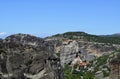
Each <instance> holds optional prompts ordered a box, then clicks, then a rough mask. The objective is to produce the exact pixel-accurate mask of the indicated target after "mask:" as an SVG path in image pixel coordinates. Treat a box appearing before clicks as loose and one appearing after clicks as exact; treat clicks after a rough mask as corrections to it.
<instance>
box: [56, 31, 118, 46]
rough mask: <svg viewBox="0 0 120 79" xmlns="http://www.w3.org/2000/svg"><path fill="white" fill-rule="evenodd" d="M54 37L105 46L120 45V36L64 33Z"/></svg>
mask: <svg viewBox="0 0 120 79" xmlns="http://www.w3.org/2000/svg"><path fill="white" fill-rule="evenodd" d="M54 36H56V37H58V36H62V37H64V38H68V39H73V40H74V39H75V40H76V39H83V40H85V41H90V42H99V43H106V44H120V36H97V35H91V34H87V33H85V32H66V33H64V34H57V35H54Z"/></svg>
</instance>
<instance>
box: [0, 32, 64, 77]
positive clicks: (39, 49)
mask: <svg viewBox="0 0 120 79" xmlns="http://www.w3.org/2000/svg"><path fill="white" fill-rule="evenodd" d="M46 44H47V43H46ZM46 44H45V43H44V40H43V39H41V38H37V37H35V36H31V35H26V34H16V35H12V36H9V37H7V38H6V39H5V40H4V41H2V42H0V78H1V79H63V71H62V67H61V65H60V59H59V58H56V57H55V56H54V52H53V51H52V50H49V49H48V47H49V45H50V44H49V43H48V44H47V45H48V46H46Z"/></svg>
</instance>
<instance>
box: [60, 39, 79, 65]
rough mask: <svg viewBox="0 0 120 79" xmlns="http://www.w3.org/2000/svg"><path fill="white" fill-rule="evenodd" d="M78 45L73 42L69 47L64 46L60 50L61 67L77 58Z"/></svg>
mask: <svg viewBox="0 0 120 79" xmlns="http://www.w3.org/2000/svg"><path fill="white" fill-rule="evenodd" d="M78 51H79V49H78V43H77V42H76V41H71V42H70V43H69V44H68V45H63V46H62V47H61V50H60V60H61V65H62V66H64V64H68V63H70V62H71V61H73V59H74V58H75V57H76V54H77V53H78Z"/></svg>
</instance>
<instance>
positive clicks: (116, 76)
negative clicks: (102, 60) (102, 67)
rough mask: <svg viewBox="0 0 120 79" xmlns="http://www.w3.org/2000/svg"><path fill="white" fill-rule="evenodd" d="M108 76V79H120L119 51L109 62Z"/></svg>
mask: <svg viewBox="0 0 120 79" xmlns="http://www.w3.org/2000/svg"><path fill="white" fill-rule="evenodd" d="M110 70H111V72H110V78H109V79H120V53H119V54H117V57H116V58H114V59H112V60H111V62H110Z"/></svg>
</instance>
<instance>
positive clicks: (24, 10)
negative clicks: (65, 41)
mask: <svg viewBox="0 0 120 79" xmlns="http://www.w3.org/2000/svg"><path fill="white" fill-rule="evenodd" d="M119 4H120V0H0V37H3V36H4V35H10V34H15V33H28V34H33V35H37V36H40V37H44V36H49V35H54V34H57V33H64V32H69V31H84V32H86V33H90V34H96V35H106V34H114V33H120V31H119V29H120V22H119V21H120V5H119Z"/></svg>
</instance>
